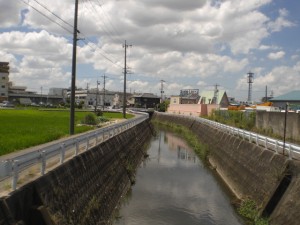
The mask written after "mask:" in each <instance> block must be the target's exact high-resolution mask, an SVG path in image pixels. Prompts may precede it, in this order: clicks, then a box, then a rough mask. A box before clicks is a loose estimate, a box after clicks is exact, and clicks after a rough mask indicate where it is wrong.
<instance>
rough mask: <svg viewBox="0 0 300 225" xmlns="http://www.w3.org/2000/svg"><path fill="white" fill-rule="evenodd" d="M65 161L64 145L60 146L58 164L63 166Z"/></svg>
mask: <svg viewBox="0 0 300 225" xmlns="http://www.w3.org/2000/svg"><path fill="white" fill-rule="evenodd" d="M64 161H65V144H64V143H62V144H61V145H60V164H63V163H64Z"/></svg>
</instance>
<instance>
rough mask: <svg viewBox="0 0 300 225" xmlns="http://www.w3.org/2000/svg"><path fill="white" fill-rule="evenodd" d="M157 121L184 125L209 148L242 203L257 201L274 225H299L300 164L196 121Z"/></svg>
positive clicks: (165, 116) (162, 118)
mask: <svg viewBox="0 0 300 225" xmlns="http://www.w3.org/2000/svg"><path fill="white" fill-rule="evenodd" d="M153 118H154V119H157V120H159V121H167V122H171V123H175V124H180V125H183V126H185V127H187V128H189V129H190V130H192V131H193V132H194V133H195V134H196V135H197V136H198V137H199V139H200V140H201V142H203V143H205V144H207V145H208V146H209V150H210V153H209V161H210V163H211V164H212V166H213V167H214V168H215V169H216V171H217V172H218V174H219V175H220V176H221V177H222V178H223V180H224V182H225V183H226V184H227V185H228V187H229V188H230V189H231V190H232V191H233V193H234V194H235V195H236V196H237V197H238V198H240V199H247V198H250V199H253V200H255V201H256V203H257V205H258V206H259V207H260V209H261V213H262V214H264V215H266V216H268V217H269V218H270V224H274V225H275V224H276V225H277V224H278V225H282V224H289V225H297V224H299V221H300V220H299V219H300V218H299V217H300V201H298V199H300V191H299V190H300V164H299V162H296V161H292V160H288V159H287V158H286V157H284V156H282V155H279V154H275V153H274V152H272V151H269V150H265V149H264V148H262V147H259V146H256V144H254V143H249V142H248V141H244V140H242V139H240V138H238V137H235V136H231V135H229V134H226V133H224V132H222V131H220V130H217V129H215V128H211V127H209V126H207V125H204V124H201V123H199V122H197V121H195V120H194V119H193V118H192V117H180V116H176V115H170V114H162V113H159V114H155V115H154V116H153Z"/></svg>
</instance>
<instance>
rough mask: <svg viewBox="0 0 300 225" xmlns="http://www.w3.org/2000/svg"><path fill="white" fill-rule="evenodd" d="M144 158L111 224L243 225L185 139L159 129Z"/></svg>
mask: <svg viewBox="0 0 300 225" xmlns="http://www.w3.org/2000/svg"><path fill="white" fill-rule="evenodd" d="M148 154H149V158H148V159H147V160H145V161H144V162H143V163H142V164H141V166H140V168H139V169H138V172H137V175H136V184H135V185H134V186H133V187H132V189H131V191H130V192H129V193H128V195H127V198H126V199H124V203H123V204H122V206H121V209H120V212H119V216H118V219H117V220H116V221H115V223H114V224H115V225H129V224H130V225H135V224H136V225H140V224H143V225H147V224H149V225H150V224H151V225H153V224H172V225H176V224H178V225H179V224H180V225H182V224H188V225H194V224H197V225H198V224H204V225H215V224H218V225H228V224H231V225H239V224H243V222H242V220H241V219H240V218H239V217H238V215H237V214H236V212H235V210H234V209H233V207H232V205H231V204H230V198H229V197H228V195H227V194H226V193H225V191H224V190H223V189H222V187H221V185H219V184H218V182H217V181H216V180H215V177H214V176H213V175H212V173H211V171H209V170H208V169H207V168H206V167H205V166H204V165H203V164H202V163H201V161H199V160H198V158H197V157H196V156H195V155H194V153H193V151H192V150H191V149H190V148H189V147H188V146H187V144H186V143H185V141H184V140H183V139H181V138H179V137H178V136H176V135H174V134H173V133H169V132H165V131H160V132H159V133H158V136H157V137H155V138H153V140H152V142H151V144H150V146H149V149H148Z"/></svg>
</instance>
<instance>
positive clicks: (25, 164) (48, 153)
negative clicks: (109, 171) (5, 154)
mask: <svg viewBox="0 0 300 225" xmlns="http://www.w3.org/2000/svg"><path fill="white" fill-rule="evenodd" d="M136 114H139V115H137V116H136V117H135V118H132V119H129V120H126V121H124V122H120V123H117V124H114V125H112V126H109V127H104V128H99V129H96V130H93V131H90V132H86V133H84V134H81V135H76V137H70V138H68V139H64V140H62V141H57V142H56V143H55V144H50V145H48V146H46V147H41V148H40V149H39V148H38V149H37V150H34V151H31V152H28V153H24V154H21V155H19V156H15V157H12V158H9V159H5V160H2V161H0V181H3V180H5V179H7V178H10V177H12V190H16V187H17V182H18V177H19V174H20V172H22V171H24V170H26V169H27V168H29V167H30V166H33V165H36V164H40V173H41V175H44V174H45V172H46V165H47V161H48V160H49V159H52V158H53V157H57V156H59V159H60V164H62V163H64V161H65V156H66V153H68V152H70V151H74V155H73V156H77V155H78V154H79V150H80V149H79V146H80V145H82V144H85V151H87V150H89V148H90V143H89V142H90V140H95V143H96V145H97V144H100V143H102V142H103V141H106V140H108V139H110V138H112V137H114V136H116V135H117V134H119V133H121V132H123V131H126V130H128V129H130V128H132V127H134V126H136V125H137V124H140V123H142V122H143V121H145V120H146V119H148V118H149V115H148V114H145V113H136ZM100 139H101V140H100Z"/></svg>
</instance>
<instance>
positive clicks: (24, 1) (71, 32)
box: [20, 0, 73, 34]
mask: <svg viewBox="0 0 300 225" xmlns="http://www.w3.org/2000/svg"><path fill="white" fill-rule="evenodd" d="M20 1H22V2H23V3H24V4H26V5H28V6H29V7H31V8H32V9H34V10H35V11H37V12H38V13H40V14H41V15H43V16H44V17H46V18H47V19H48V20H50V21H51V22H53V23H55V24H57V25H58V26H60V27H61V28H62V29H64V30H66V31H67V32H69V33H70V34H73V32H72V31H70V30H69V29H67V28H65V27H64V26H62V25H61V24H60V23H58V22H56V21H55V20H53V19H51V18H50V17H49V16H47V15H45V14H44V13H42V12H41V11H40V10H38V9H37V8H36V7H34V6H32V5H30V4H29V3H27V2H25V1H24V0H20Z"/></svg>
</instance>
